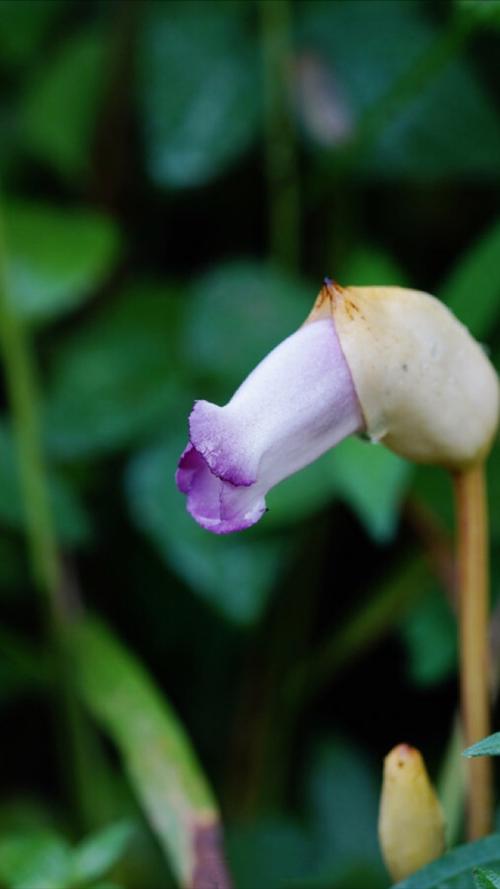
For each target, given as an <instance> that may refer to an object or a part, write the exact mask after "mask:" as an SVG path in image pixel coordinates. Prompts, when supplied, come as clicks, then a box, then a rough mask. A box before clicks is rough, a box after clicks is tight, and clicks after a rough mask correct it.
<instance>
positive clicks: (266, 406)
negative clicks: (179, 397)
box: [177, 319, 363, 534]
mask: <svg viewBox="0 0 500 889" xmlns="http://www.w3.org/2000/svg"><path fill="white" fill-rule="evenodd" d="M362 428H363V418H362V415H361V410H360V407H359V403H358V399H357V396H356V393H355V391H354V386H353V383H352V379H351V374H350V372H349V368H348V367H347V363H346V361H345V358H344V356H343V354H342V350H341V348H340V344H339V342H338V338H337V335H336V332H335V327H334V324H333V321H332V320H331V319H322V320H319V321H315V322H313V323H310V324H306V325H304V326H303V327H301V328H300V329H299V330H298V331H297V332H296V333H294V334H293V335H292V336H290V337H288V339H286V340H285V341H284V342H282V343H281V344H280V345H279V346H277V347H276V349H274V350H273V351H272V352H271V353H270V354H269V355H268V356H267V357H266V358H265V359H264V360H263V361H262V362H261V363H260V364H259V365H258V366H257V367H256V368H255V370H254V371H253V372H252V373H251V374H250V376H249V377H248V378H247V379H246V380H245V382H244V383H243V384H242V385H241V386H240V388H239V389H238V390H237V392H236V393H235V394H234V395H233V397H232V399H231V401H230V402H229V403H228V404H227V405H226V406H225V407H217V405H214V404H210V403H209V402H207V401H197V402H196V403H195V406H194V408H193V411H192V413H191V416H190V418H189V431H190V444H189V445H188V447H187V448H186V450H185V451H184V453H183V455H182V457H181V460H180V463H179V469H178V472H177V484H178V487H179V489H180V490H181V491H183V492H184V493H185V494H187V495H188V510H189V512H190V513H191V515H193V517H194V518H195V519H196V521H197V522H199V524H200V525H202V526H203V527H205V528H208V529H209V530H211V531H215V532H216V533H219V534H224V533H228V532H229V531H234V530H240V529H242V528H247V527H249V526H250V525H252V524H254V523H255V522H256V521H258V519H259V518H260V517H261V515H262V513H263V512H264V511H265V500H264V497H265V494H266V493H267V491H268V490H269V489H270V488H271V487H272V486H273V485H275V484H277V483H278V482H280V481H281V480H282V479H284V478H286V477H287V476H288V475H291V474H292V473H293V472H296V471H297V470H298V469H301V468H302V467H303V466H306V465H307V464H308V463H311V462H312V461H313V460H315V459H316V458H317V457H319V456H320V455H321V454H322V453H324V452H325V451H327V450H328V449H329V448H331V447H333V446H334V445H335V444H337V443H338V442H339V441H340V440H341V439H343V438H345V437H346V436H347V435H350V434H351V433H353V432H356V431H359V430H361V429H362Z"/></svg>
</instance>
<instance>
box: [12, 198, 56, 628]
mask: <svg viewBox="0 0 500 889" xmlns="http://www.w3.org/2000/svg"><path fill="white" fill-rule="evenodd" d="M0 344H1V347H2V352H3V360H4V368H5V376H6V382H7V390H8V395H9V401H10V406H11V411H12V417H13V426H14V435H15V439H16V445H17V454H18V459H19V472H20V477H21V485H22V489H23V494H24V503H25V510H26V522H27V534H28V544H29V547H30V550H31V563H32V568H33V573H34V577H35V582H36V585H37V587H38V589H39V590H40V592H41V593H42V594H43V595H44V597H45V599H46V603H47V606H48V610H49V612H50V614H51V619H52V621H53V622H54V624H55V623H58V622H59V621H60V620H61V618H62V612H61V604H60V600H59V588H60V567H59V560H58V554H57V544H56V537H55V533H54V526H53V521H52V515H51V509H50V505H49V497H48V489H47V482H46V472H45V467H44V461H43V456H42V449H41V444H40V439H41V436H40V423H39V417H38V397H37V386H36V375H35V369H34V364H33V359H32V354H31V349H30V344H29V340H28V336H27V334H26V330H25V327H24V325H23V323H22V322H21V321H20V320H19V318H18V316H17V315H16V312H15V308H14V305H13V301H12V298H11V297H9V293H8V272H7V252H6V245H5V235H4V227H3V219H2V217H1V211H0Z"/></svg>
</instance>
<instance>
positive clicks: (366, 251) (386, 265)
mask: <svg viewBox="0 0 500 889" xmlns="http://www.w3.org/2000/svg"><path fill="white" fill-rule="evenodd" d="M336 275H337V272H336V273H335V276H336ZM338 280H339V281H340V282H341V283H343V282H345V284H346V285H349V286H350V285H353V286H356V287H371V286H373V285H375V284H378V285H380V284H383V285H395V286H398V287H405V286H407V283H408V281H407V275H406V274H405V272H404V271H403V269H402V268H401V266H400V264H399V263H398V262H396V260H395V259H394V258H393V257H392V256H391V255H390V254H389V253H387V252H385V251H384V250H381V249H380V248H378V247H377V248H374V247H372V246H368V245H362V246H357V247H356V248H355V249H354V250H352V251H351V253H349V254H348V255H347V257H346V259H345V260H344V262H341V264H340V267H339V270H338Z"/></svg>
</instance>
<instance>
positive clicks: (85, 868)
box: [72, 821, 134, 883]
mask: <svg viewBox="0 0 500 889" xmlns="http://www.w3.org/2000/svg"><path fill="white" fill-rule="evenodd" d="M133 830H134V825H133V824H132V823H131V822H129V821H121V822H118V823H117V824H112V825H110V826H109V827H105V828H104V829H103V830H100V831H99V832H98V833H95V834H93V835H92V836H90V837H87V838H86V839H85V840H84V841H83V842H81V843H79V845H78V846H77V847H76V849H74V850H73V869H72V877H73V880H74V881H75V883H84V882H90V881H93V880H97V879H99V877H102V876H104V875H105V874H106V872H107V871H108V870H109V869H110V868H111V867H113V865H114V864H116V862H117V861H118V860H119V859H120V858H121V857H122V855H123V854H124V852H125V849H126V847H127V844H128V842H129V840H130V838H131V836H132V833H133Z"/></svg>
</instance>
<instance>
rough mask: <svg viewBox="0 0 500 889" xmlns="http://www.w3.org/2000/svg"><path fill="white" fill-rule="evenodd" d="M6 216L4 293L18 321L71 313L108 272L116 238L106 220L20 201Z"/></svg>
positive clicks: (89, 212)
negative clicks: (5, 292) (17, 316)
mask: <svg viewBox="0 0 500 889" xmlns="http://www.w3.org/2000/svg"><path fill="white" fill-rule="evenodd" d="M5 216H6V218H5V226H6V239H7V256H8V261H7V285H8V293H9V297H10V298H11V300H12V304H13V306H14V308H15V310H16V312H17V314H18V315H19V316H20V317H21V318H23V319H25V320H27V321H36V322H40V321H49V320H51V319H53V318H55V317H57V316H59V315H60V314H62V313H64V312H68V311H69V310H70V309H74V308H75V307H76V306H78V305H80V304H81V303H82V302H83V300H85V299H86V298H87V297H89V296H91V294H92V292H93V291H94V290H95V288H96V287H97V286H99V284H101V282H102V281H103V280H104V279H105V277H106V276H107V275H108V274H109V273H110V271H111V269H112V267H113V264H114V262H115V259H116V257H117V253H118V236H117V232H116V230H115V228H114V227H113V225H112V223H111V222H110V221H109V220H107V219H106V218H105V217H103V216H100V215H98V214H97V213H94V212H91V211H89V210H66V209H61V208H57V207H53V206H49V205H45V204H35V203H28V202H21V201H16V202H9V203H8V205H7V208H6V214H5Z"/></svg>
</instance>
